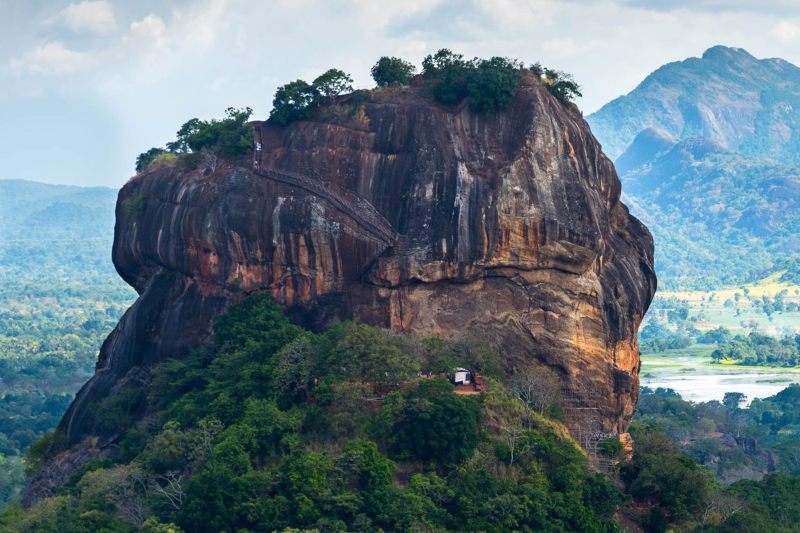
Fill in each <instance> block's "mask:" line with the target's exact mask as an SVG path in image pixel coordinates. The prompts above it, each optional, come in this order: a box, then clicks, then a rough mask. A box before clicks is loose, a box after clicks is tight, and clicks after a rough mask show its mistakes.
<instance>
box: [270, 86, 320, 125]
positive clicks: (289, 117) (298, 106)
mask: <svg viewBox="0 0 800 533" xmlns="http://www.w3.org/2000/svg"><path fill="white" fill-rule="evenodd" d="M318 98H319V92H318V91H317V90H316V89H315V88H314V86H313V85H311V84H309V83H307V82H305V81H303V80H295V81H293V82H291V83H287V84H286V85H282V86H280V87H278V90H277V91H275V97H274V98H273V99H272V111H270V114H269V118H270V119H272V120H274V121H275V122H276V123H278V124H280V125H281V126H286V125H287V124H289V123H290V122H293V121H295V120H302V119H306V118H310V117H311V116H313V114H314V109H315V108H316V107H317V102H318Z"/></svg>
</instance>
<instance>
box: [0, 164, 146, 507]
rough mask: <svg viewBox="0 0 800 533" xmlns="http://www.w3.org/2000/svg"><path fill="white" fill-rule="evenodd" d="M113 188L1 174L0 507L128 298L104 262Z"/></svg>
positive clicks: (15, 487) (126, 290) (111, 229)
mask: <svg viewBox="0 0 800 533" xmlns="http://www.w3.org/2000/svg"><path fill="white" fill-rule="evenodd" d="M116 197H117V191H116V190H114V189H109V188H104V187H94V188H82V187H69V186H62V185H47V184H43V183H36V182H31V181H23V180H0V506H2V504H3V503H4V502H5V501H6V500H7V499H8V498H9V497H13V496H14V494H15V493H16V492H17V491H18V490H19V487H20V486H21V482H22V461H21V458H20V453H21V452H22V450H24V449H25V448H26V447H27V446H28V444H29V443H30V442H31V441H32V440H33V439H34V438H35V437H36V436H37V435H39V434H40V433H41V432H43V431H47V430H49V429H51V428H52V427H53V426H55V425H56V424H57V423H58V420H59V419H60V418H61V415H62V414H63V412H64V410H65V409H66V408H67V406H68V405H69V403H70V402H71V401H72V398H73V397H74V394H75V392H76V391H77V390H78V389H79V388H80V386H81V385H82V384H83V382H85V381H86V379H88V376H89V375H90V374H91V371H92V369H93V367H94V363H95V359H96V356H97V350H98V348H99V346H100V343H101V342H102V340H103V339H104V338H105V336H106V335H108V333H109V332H110V331H111V329H112V328H113V327H114V324H115V323H116V322H117V320H118V319H119V317H120V315H121V314H122V312H123V311H124V310H125V308H126V307H127V306H128V305H130V303H131V302H132V300H133V297H134V295H135V293H134V291H133V290H132V289H131V288H130V287H128V286H127V285H126V284H125V283H124V282H123V281H122V280H121V279H120V278H119V276H118V275H117V273H116V271H115V270H114V266H113V264H112V263H111V244H112V241H113V234H114V205H115V202H116Z"/></svg>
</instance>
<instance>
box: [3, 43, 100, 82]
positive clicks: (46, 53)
mask: <svg viewBox="0 0 800 533" xmlns="http://www.w3.org/2000/svg"><path fill="white" fill-rule="evenodd" d="M96 60H97V57H96V56H95V54H93V53H91V52H80V51H77V50H70V49H69V48H66V47H65V46H64V44H63V43H61V42H58V41H56V42H50V43H46V44H43V45H41V46H38V47H36V48H34V49H33V50H30V51H29V52H28V53H26V54H25V55H23V56H22V57H20V58H17V59H13V60H11V63H10V67H11V70H12V71H14V72H16V73H17V74H23V73H30V74H40V75H47V76H64V75H68V74H75V73H77V72H81V71H84V70H87V69H89V68H91V67H92V66H94V65H95V64H96Z"/></svg>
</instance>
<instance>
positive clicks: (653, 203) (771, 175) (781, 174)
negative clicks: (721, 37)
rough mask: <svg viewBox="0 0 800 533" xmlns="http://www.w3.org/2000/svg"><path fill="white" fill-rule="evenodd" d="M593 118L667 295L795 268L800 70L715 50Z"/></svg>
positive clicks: (799, 224)
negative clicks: (651, 240)
mask: <svg viewBox="0 0 800 533" xmlns="http://www.w3.org/2000/svg"><path fill="white" fill-rule="evenodd" d="M587 120H588V121H589V123H590V124H591V126H592V131H593V133H594V134H595V136H597V138H598V139H599V140H600V142H601V143H602V144H603V149H604V151H606V153H608V154H610V155H611V156H612V157H615V158H616V161H615V165H616V167H617V172H618V173H619V175H620V177H621V180H622V183H623V191H624V193H625V195H626V198H627V200H628V202H629V204H630V205H631V209H632V211H633V212H634V214H636V215H637V216H639V217H640V218H642V219H643V220H644V222H645V223H646V224H647V225H648V226H649V227H650V229H651V231H652V232H653V234H654V236H655V240H656V269H657V271H658V273H659V280H660V281H661V282H662V283H661V286H662V287H668V288H688V287H698V288H700V287H713V286H717V285H720V284H731V283H740V282H744V281H749V280H752V279H754V278H757V277H759V276H761V275H764V274H765V273H767V272H769V271H771V270H776V269H779V268H783V267H784V266H785V265H787V264H790V265H792V264H800V263H798V261H797V257H798V256H799V255H800V68H798V67H796V66H794V65H792V64H791V63H788V62H786V61H784V60H781V59H761V60H759V59H756V58H755V57H753V56H752V55H750V54H749V53H747V52H746V51H745V50H742V49H739V48H726V47H723V46H716V47H713V48H710V49H709V50H707V51H706V52H705V53H704V54H703V56H702V58H690V59H687V60H685V61H681V62H677V63H670V64H668V65H665V66H663V67H661V68H659V69H658V70H656V71H655V72H653V73H652V74H651V75H649V76H648V77H647V78H646V79H645V80H644V81H643V82H642V83H641V84H640V85H639V86H638V87H637V88H636V89H634V90H633V91H632V92H631V93H630V94H628V95H626V96H622V97H620V98H617V99H615V100H613V101H612V102H610V103H608V104H607V105H605V106H603V107H602V108H601V109H600V110H599V111H597V112H596V113H594V114H592V115H590V116H589V117H587ZM796 274H797V273H790V276H791V275H796Z"/></svg>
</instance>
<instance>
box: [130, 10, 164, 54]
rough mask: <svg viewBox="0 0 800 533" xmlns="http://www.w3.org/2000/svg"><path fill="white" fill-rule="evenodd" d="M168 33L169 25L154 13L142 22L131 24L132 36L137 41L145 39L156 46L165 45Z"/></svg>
mask: <svg viewBox="0 0 800 533" xmlns="http://www.w3.org/2000/svg"><path fill="white" fill-rule="evenodd" d="M166 33H167V25H166V24H164V20H163V19H162V18H161V17H159V16H158V15H153V14H152V13H151V14H149V15H147V16H146V17H144V18H143V19H142V20H139V21H136V22H131V36H132V37H134V38H136V39H143V40H146V41H148V42H150V43H151V44H153V45H155V46H161V45H162V44H164V41H165V37H166Z"/></svg>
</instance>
